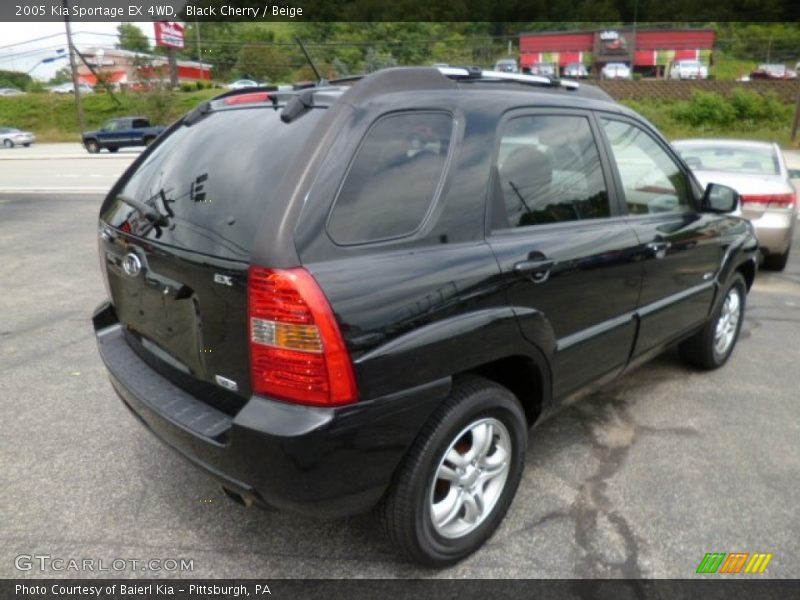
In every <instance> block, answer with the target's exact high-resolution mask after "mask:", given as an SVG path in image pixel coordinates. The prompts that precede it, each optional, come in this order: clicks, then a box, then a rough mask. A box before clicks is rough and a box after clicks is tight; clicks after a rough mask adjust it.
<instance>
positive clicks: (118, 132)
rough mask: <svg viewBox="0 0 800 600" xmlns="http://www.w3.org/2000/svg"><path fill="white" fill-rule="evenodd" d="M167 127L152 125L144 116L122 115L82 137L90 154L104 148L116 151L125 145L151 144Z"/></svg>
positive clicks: (85, 133)
mask: <svg viewBox="0 0 800 600" xmlns="http://www.w3.org/2000/svg"><path fill="white" fill-rule="evenodd" d="M165 129H166V127H163V126H161V125H156V126H153V125H150V121H148V120H147V119H145V118H143V117H121V118H119V119H111V120H110V121H108V122H107V123H106V124H105V125H103V127H101V128H100V129H98V130H97V131H86V132H84V133H83V134H82V136H81V138H82V141H83V146H84V148H86V150H87V151H88V152H89V153H90V154H97V153H98V152H100V150H102V149H103V148H106V149H107V150H108V151H109V152H116V151H117V150H119V149H120V148H123V147H125V146H149V145H150V144H151V143H152V142H153V141H154V140H155V139H156V138H157V137H158V136H159V135H160V134H161V132H162V131H164V130H165Z"/></svg>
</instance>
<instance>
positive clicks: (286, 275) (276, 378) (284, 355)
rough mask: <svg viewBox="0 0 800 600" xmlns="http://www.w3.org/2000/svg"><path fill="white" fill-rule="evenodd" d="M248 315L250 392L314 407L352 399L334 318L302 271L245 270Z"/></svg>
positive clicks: (349, 373)
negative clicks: (247, 274)
mask: <svg viewBox="0 0 800 600" xmlns="http://www.w3.org/2000/svg"><path fill="white" fill-rule="evenodd" d="M248 312H249V323H250V372H251V377H252V383H253V391H254V392H256V393H260V394H264V395H267V396H272V397H275V398H280V399H283V400H289V401H292V402H299V403H303V404H314V405H320V406H335V405H341V404H347V403H350V402H354V401H355V400H356V399H357V396H358V391H357V388H356V384H355V376H354V374H353V366H352V363H351V361H350V355H349V353H348V352H347V348H346V347H345V344H344V340H343V339H342V335H341V332H340V331H339V326H338V324H337V323H336V318H335V316H334V314H333V311H332V310H331V307H330V304H328V300H327V299H326V298H325V295H324V294H323V292H322V290H321V289H320V287H319V286H318V285H317V282H316V281H315V280H314V278H313V277H312V276H311V274H310V273H308V271H306V270H305V269H302V268H298V269H285V270H284V269H266V268H263V267H250V271H249V277H248Z"/></svg>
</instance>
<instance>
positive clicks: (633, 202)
mask: <svg viewBox="0 0 800 600" xmlns="http://www.w3.org/2000/svg"><path fill="white" fill-rule="evenodd" d="M602 123H603V128H604V129H605V132H606V136H607V137H608V141H609V143H610V145H611V151H612V153H613V155H614V161H615V162H616V164H617V170H618V171H619V177H620V180H621V182H622V191H623V194H624V196H625V203H626V204H627V206H628V212H629V213H630V214H632V215H641V214H653V213H663V212H684V211H686V210H688V209H689V208H690V207H691V200H690V188H689V179H688V177H687V176H686V174H685V173H684V172H683V171H682V170H681V169H680V167H678V164H677V163H676V162H675V161H674V160H673V159H672V157H671V156H670V155H669V154H667V152H666V151H665V150H664V149H663V148H662V147H661V146H660V145H659V144H658V142H656V140H655V139H653V137H652V136H651V135H650V134H649V133H647V132H645V131H644V130H643V129H641V128H640V127H637V126H636V125H632V124H631V123H627V122H624V121H616V120H613V119H602Z"/></svg>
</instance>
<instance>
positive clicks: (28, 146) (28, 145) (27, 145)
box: [22, 144, 31, 148]
mask: <svg viewBox="0 0 800 600" xmlns="http://www.w3.org/2000/svg"><path fill="white" fill-rule="evenodd" d="M22 145H23V146H25V147H26V148H30V147H31V145H30V144H22Z"/></svg>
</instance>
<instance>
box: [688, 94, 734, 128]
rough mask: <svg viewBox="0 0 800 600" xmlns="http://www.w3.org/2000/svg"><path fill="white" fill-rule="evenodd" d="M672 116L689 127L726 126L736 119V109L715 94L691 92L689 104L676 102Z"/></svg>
mask: <svg viewBox="0 0 800 600" xmlns="http://www.w3.org/2000/svg"><path fill="white" fill-rule="evenodd" d="M672 116H673V117H674V118H675V119H676V120H677V121H681V122H683V123H688V124H689V125H695V126H697V125H727V124H730V123H731V122H732V121H733V120H734V119H735V118H736V109H734V108H733V106H731V104H730V103H729V102H728V101H726V100H725V99H724V98H723V97H722V96H720V95H719V94H717V93H716V92H702V91H698V90H696V91H694V92H692V99H691V100H690V101H689V102H677V103H676V104H675V106H674V107H673V108H672Z"/></svg>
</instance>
